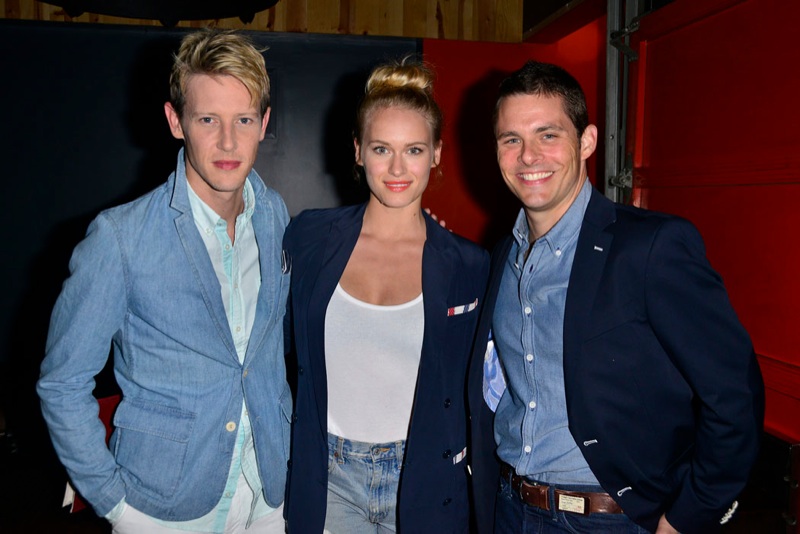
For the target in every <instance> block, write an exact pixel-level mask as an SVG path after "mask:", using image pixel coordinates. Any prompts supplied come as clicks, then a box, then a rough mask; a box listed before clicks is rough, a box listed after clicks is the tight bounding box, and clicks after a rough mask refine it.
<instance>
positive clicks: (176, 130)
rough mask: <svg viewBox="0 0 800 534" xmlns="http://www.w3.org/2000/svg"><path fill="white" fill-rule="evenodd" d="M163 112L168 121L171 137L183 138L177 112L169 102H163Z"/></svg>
mask: <svg viewBox="0 0 800 534" xmlns="http://www.w3.org/2000/svg"><path fill="white" fill-rule="evenodd" d="M164 114H165V115H166V116H167V122H168V123H169V130H170V131H171V132H172V137H174V138H175V139H183V127H182V126H181V119H180V117H178V112H177V111H175V108H174V107H172V104H171V103H169V102H167V103H166V104H164Z"/></svg>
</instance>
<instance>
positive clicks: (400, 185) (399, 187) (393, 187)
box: [384, 182, 411, 193]
mask: <svg viewBox="0 0 800 534" xmlns="http://www.w3.org/2000/svg"><path fill="white" fill-rule="evenodd" d="M384 185H386V188H387V189H389V191H392V192H393V193H400V192H403V191H405V190H406V189H408V188H409V186H410V185H411V182H384Z"/></svg>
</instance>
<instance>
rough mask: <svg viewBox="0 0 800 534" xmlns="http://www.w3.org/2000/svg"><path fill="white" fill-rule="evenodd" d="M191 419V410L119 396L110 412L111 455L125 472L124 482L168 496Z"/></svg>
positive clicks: (182, 458)
mask: <svg viewBox="0 0 800 534" xmlns="http://www.w3.org/2000/svg"><path fill="white" fill-rule="evenodd" d="M194 421H195V414H194V413H192V412H187V411H184V410H179V409H176V408H171V407H169V406H163V405H160V404H155V403H149V402H143V401H125V400H123V401H122V403H120V405H119V408H118V409H117V413H116V415H115V416H114V426H115V427H116V443H115V445H114V456H115V458H116V461H117V464H118V465H119V466H120V467H121V468H122V469H123V471H124V472H126V473H127V475H129V476H126V477H124V478H126V482H127V483H135V484H137V485H138V486H139V487H140V488H141V489H143V490H145V491H147V492H150V493H154V494H156V495H158V496H160V497H163V498H166V499H167V500H169V499H171V498H172V497H173V494H174V493H175V491H176V490H177V488H178V485H179V484H180V482H181V477H182V475H183V471H184V464H185V462H186V455H187V452H188V449H189V438H190V437H191V435H192V429H193V427H194ZM131 479H132V480H131Z"/></svg>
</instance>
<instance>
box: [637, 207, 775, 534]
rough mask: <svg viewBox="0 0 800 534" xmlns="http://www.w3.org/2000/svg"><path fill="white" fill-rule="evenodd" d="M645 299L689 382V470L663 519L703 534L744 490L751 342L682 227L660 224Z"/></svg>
mask: <svg viewBox="0 0 800 534" xmlns="http://www.w3.org/2000/svg"><path fill="white" fill-rule="evenodd" d="M645 297H646V303H647V304H646V305H647V313H648V319H649V321H650V323H651V326H652V328H653V330H654V331H655V333H656V335H657V336H658V338H659V341H660V343H661V344H662V346H664V348H665V349H666V351H667V353H668V354H669V356H670V358H671V359H672V362H673V365H675V367H676V368H677V369H678V370H679V372H680V373H681V375H682V376H683V377H684V379H685V380H686V381H687V382H688V383H689V385H690V387H691V389H692V392H693V393H694V397H695V400H694V402H695V403H696V409H697V420H696V425H695V446H694V450H693V454H692V458H691V462H690V470H689V472H688V474H687V476H686V477H685V478H684V480H683V481H682V485H681V488H680V491H679V492H678V494H677V496H676V498H675V500H674V501H673V503H672V505H671V506H670V507H669V509H668V510H667V512H666V514H665V518H662V520H666V521H667V525H671V526H672V527H674V528H675V529H677V530H678V531H680V532H683V533H688V532H696V531H700V532H706V531H708V529H709V528H712V526H713V525H718V524H719V521H720V519H721V518H722V517H723V515H725V511H726V510H728V508H729V507H730V506H731V505H732V503H733V501H734V500H735V499H736V498H737V496H738V495H739V493H740V492H741V491H742V489H743V488H744V486H745V484H746V482H747V479H748V477H749V473H750V468H751V467H752V465H753V463H754V461H755V459H756V455H757V452H758V447H759V441H760V435H761V430H762V424H763V406H764V401H763V395H764V390H763V382H762V379H761V374H760V371H759V368H758V363H757V361H756V358H755V353H754V351H753V347H752V343H751V341H750V337H749V336H748V334H747V332H746V331H745V330H744V327H743V326H742V325H741V323H740V322H739V320H738V318H737V317H736V314H735V312H734V311H733V308H732V306H731V304H730V301H729V300H728V295H727V293H726V291H725V288H724V286H723V284H722V280H721V279H720V277H719V275H718V274H717V273H716V272H715V271H714V270H713V269H712V268H711V266H710V265H709V263H708V261H707V260H706V257H705V250H704V247H703V242H702V239H701V237H700V235H699V233H698V232H697V230H696V229H695V228H694V227H693V226H692V225H691V224H690V223H688V222H687V221H684V220H680V219H671V220H669V221H667V222H665V223H664V224H662V225H661V227H660V229H659V231H658V235H657V236H656V238H655V240H654V242H653V248H652V250H651V254H650V257H649V259H648V267H647V281H646V294H645ZM662 522H663V521H662Z"/></svg>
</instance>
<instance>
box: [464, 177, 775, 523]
mask: <svg viewBox="0 0 800 534" xmlns="http://www.w3.org/2000/svg"><path fill="white" fill-rule="evenodd" d="M511 245H512V238H511V237H508V238H506V240H504V241H503V242H501V243H500V244H499V245H498V247H497V248H496V250H495V251H494V254H493V258H492V270H491V275H490V282H489V288H488V290H487V297H486V299H485V306H484V307H483V309H482V311H481V320H480V324H479V327H478V333H477V335H476V339H477V340H479V341H476V346H475V349H474V353H473V357H472V363H471V367H470V378H469V406H470V413H471V419H472V421H471V424H472V429H471V430H472V442H471V444H470V446H471V452H472V454H473V456H472V458H471V468H472V473H473V484H474V487H473V490H474V494H475V502H476V503H475V513H476V518H477V524H478V527H479V531H480V532H491V531H492V522H493V515H494V499H495V496H496V494H497V487H498V486H497V484H498V477H499V466H498V463H497V459H496V456H495V454H494V450H495V443H494V435H493V430H492V422H493V414H492V412H491V411H490V410H489V409H488V407H487V406H486V404H485V402H484V401H483V398H482V389H481V387H482V378H483V373H482V371H483V359H484V352H485V349H486V344H485V341H480V340H487V339H488V332H489V329H490V328H491V321H492V316H493V313H494V306H495V302H496V299H497V295H498V290H499V286H500V279H501V277H502V274H503V268H504V265H505V262H506V260H507V258H508V254H509V251H510V249H511ZM563 358H564V387H565V390H566V391H565V392H566V400H567V413H568V418H569V428H570V431H571V433H572V435H573V437H574V438H575V442H576V444H577V446H578V448H579V449H580V450H581V452H582V453H583V455H584V457H585V458H586V461H587V462H588V464H589V467H590V468H591V469H592V472H593V473H594V475H595V476H596V477H597V479H598V480H599V481H600V483H601V485H602V486H603V488H604V489H605V490H606V491H607V492H608V493H609V494H610V495H611V496H612V497H613V498H614V499H615V500H616V501H617V502H618V503H619V505H620V506H621V507H622V509H623V510H624V511H625V513H626V515H628V516H629V517H630V518H632V519H633V520H634V521H636V522H637V523H638V524H640V525H641V526H643V527H645V528H647V529H649V530H651V531H654V530H655V529H656V526H657V524H658V520H659V518H660V516H661V515H662V514H664V513H666V516H667V520H668V521H670V523H671V524H672V526H673V527H675V528H676V529H678V530H679V531H680V532H682V533H684V534H687V533H692V532H713V530H714V529H715V528H717V527H719V524H720V521H721V520H722V519H723V518H724V517H725V516H726V512H727V511H728V510H730V509H731V507H732V506H733V503H734V500H735V499H736V498H737V496H738V494H739V493H740V492H741V490H742V489H743V487H744V486H745V483H746V481H747V478H748V476H749V473H750V469H751V466H752V465H753V463H754V461H755V458H756V455H757V451H758V445H759V441H760V431H761V428H762V423H763V402H764V401H763V395H764V391H763V382H762V379H761V374H760V371H759V368H758V363H757V361H756V358H755V354H754V352H753V347H752V344H751V342H750V338H749V336H748V334H747V332H745V330H744V328H743V327H742V325H741V324H740V323H739V320H738V319H737V317H736V314H735V313H734V311H733V308H732V307H731V304H730V302H729V300H728V296H727V293H726V291H725V288H724V286H723V284H722V280H721V279H720V277H719V275H718V274H717V273H716V272H714V270H713V269H712V268H711V266H710V265H709V263H708V261H707V260H706V257H705V250H704V247H703V242H702V239H701V237H700V235H699V233H698V232H697V230H696V229H695V228H694V226H693V225H692V224H691V223H689V222H688V221H686V220H684V219H680V218H678V217H674V216H669V215H665V214H660V213H655V212H650V211H646V210H641V209H638V208H634V207H630V206H622V205H618V204H614V203H613V202H611V201H610V200H608V199H606V198H605V197H603V196H602V195H600V194H599V193H598V192H597V191H593V192H592V198H591V200H590V202H589V205H588V207H587V210H586V213H585V215H584V218H583V223H582V226H581V231H580V235H579V238H578V244H577V250H576V252H575V258H574V261H573V265H572V272H571V274H570V278H569V287H568V289H567V299H566V307H565V316H564V348H563ZM727 515H729V514H727Z"/></svg>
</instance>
